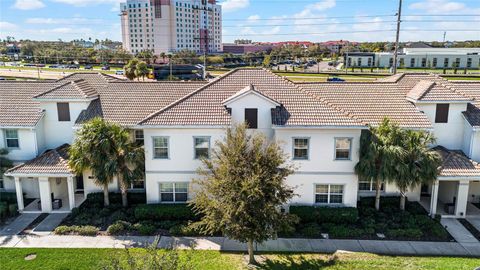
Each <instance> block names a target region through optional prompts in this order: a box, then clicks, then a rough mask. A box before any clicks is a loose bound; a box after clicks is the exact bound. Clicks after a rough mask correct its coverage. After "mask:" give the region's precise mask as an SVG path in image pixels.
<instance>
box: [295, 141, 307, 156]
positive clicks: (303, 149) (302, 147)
mask: <svg viewBox="0 0 480 270" xmlns="http://www.w3.org/2000/svg"><path fill="white" fill-rule="evenodd" d="M308 147H309V139H308V138H294V139H293V159H299V160H302V159H305V160H306V159H308Z"/></svg>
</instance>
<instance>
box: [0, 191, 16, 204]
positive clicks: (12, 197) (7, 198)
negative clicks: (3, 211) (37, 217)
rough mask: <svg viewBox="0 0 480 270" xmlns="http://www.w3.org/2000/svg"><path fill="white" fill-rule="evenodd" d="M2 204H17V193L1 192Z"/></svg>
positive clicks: (0, 200)
mask: <svg viewBox="0 0 480 270" xmlns="http://www.w3.org/2000/svg"><path fill="white" fill-rule="evenodd" d="M0 202H7V203H8V204H14V203H17V194H16V193H15V192H9V191H0Z"/></svg>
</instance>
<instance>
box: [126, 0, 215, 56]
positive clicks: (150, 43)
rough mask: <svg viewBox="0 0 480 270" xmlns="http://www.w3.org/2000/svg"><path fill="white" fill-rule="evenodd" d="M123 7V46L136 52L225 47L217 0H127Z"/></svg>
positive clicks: (204, 49) (202, 49)
mask: <svg viewBox="0 0 480 270" xmlns="http://www.w3.org/2000/svg"><path fill="white" fill-rule="evenodd" d="M120 11H121V13H120V21H121V29H122V43H123V47H124V49H125V50H127V51H129V52H131V53H133V54H135V53H139V52H141V51H146V50H148V51H151V52H153V53H154V54H155V55H160V54H161V53H171V52H176V51H181V50H189V51H194V52H197V53H200V52H204V51H205V52H221V51H222V48H221V45H222V7H221V5H218V4H217V3H216V1H215V0H208V1H207V0H188V1H185V0H127V1H126V2H125V3H121V4H120Z"/></svg>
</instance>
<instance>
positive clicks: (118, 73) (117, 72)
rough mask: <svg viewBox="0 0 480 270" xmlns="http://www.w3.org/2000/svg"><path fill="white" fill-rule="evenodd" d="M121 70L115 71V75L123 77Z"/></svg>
mask: <svg viewBox="0 0 480 270" xmlns="http://www.w3.org/2000/svg"><path fill="white" fill-rule="evenodd" d="M123 73H124V72H123V70H117V71H115V75H123Z"/></svg>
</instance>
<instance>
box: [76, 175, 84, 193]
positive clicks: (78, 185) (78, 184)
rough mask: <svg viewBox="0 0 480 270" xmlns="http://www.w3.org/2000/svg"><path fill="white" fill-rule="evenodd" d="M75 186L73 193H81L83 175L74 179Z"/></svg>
mask: <svg viewBox="0 0 480 270" xmlns="http://www.w3.org/2000/svg"><path fill="white" fill-rule="evenodd" d="M75 181H76V183H77V184H76V186H75V191H83V175H79V176H77V177H75Z"/></svg>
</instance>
